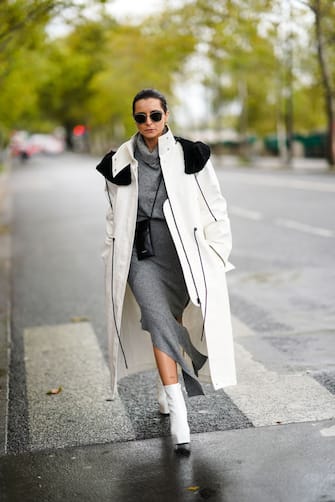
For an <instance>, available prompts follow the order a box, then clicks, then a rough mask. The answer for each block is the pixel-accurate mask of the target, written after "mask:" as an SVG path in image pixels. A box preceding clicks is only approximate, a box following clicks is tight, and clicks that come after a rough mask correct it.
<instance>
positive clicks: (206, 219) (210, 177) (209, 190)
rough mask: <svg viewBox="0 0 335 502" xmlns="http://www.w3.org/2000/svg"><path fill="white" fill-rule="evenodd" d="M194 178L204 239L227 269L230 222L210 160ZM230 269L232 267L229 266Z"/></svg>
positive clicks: (230, 243) (230, 245)
mask: <svg viewBox="0 0 335 502" xmlns="http://www.w3.org/2000/svg"><path fill="white" fill-rule="evenodd" d="M195 178H196V182H197V185H198V189H199V201H200V207H201V217H202V222H203V232H204V236H205V239H206V241H207V242H208V244H209V245H210V246H211V247H212V248H213V250H214V251H215V252H216V253H217V254H218V255H219V256H220V258H221V259H222V260H223V262H224V264H225V266H226V267H227V265H228V258H229V255H230V252H231V249H232V236H231V228H230V220H229V217H228V212H227V203H226V199H225V198H224V197H223V195H222V193H221V189H220V185H219V181H218V179H217V176H216V174H215V171H214V168H213V165H212V162H211V160H209V161H208V162H207V163H206V165H205V167H204V168H203V169H202V170H201V171H200V172H199V173H197V174H195ZM230 268H233V267H232V266H230Z"/></svg>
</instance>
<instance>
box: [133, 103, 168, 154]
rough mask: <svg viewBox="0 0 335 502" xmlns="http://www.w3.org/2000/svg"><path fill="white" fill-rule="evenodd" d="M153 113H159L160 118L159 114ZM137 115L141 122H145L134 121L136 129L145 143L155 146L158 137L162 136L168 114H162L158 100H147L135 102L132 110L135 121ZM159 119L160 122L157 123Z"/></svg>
mask: <svg viewBox="0 0 335 502" xmlns="http://www.w3.org/2000/svg"><path fill="white" fill-rule="evenodd" d="M154 112H160V114H161V118H160V116H159V113H156V114H155V113H154ZM137 114H141V115H140V119H141V118H142V117H143V119H142V120H145V121H144V122H143V123H139V122H137V121H136V126H137V129H138V130H139V132H140V133H141V134H142V136H143V137H144V139H145V141H146V142H147V143H150V144H152V145H155V144H157V143H158V138H159V136H161V135H162V134H163V131H164V128H165V124H166V122H167V119H168V116H169V112H166V113H165V112H164V110H163V108H162V105H161V102H160V100H159V99H156V98H147V99H139V100H138V101H136V103H135V110H134V117H135V119H136V115H137ZM150 115H151V116H150ZM159 118H160V120H158V121H157V119H159ZM155 119H156V120H155Z"/></svg>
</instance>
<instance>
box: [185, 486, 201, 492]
mask: <svg viewBox="0 0 335 502" xmlns="http://www.w3.org/2000/svg"><path fill="white" fill-rule="evenodd" d="M186 489H187V490H188V491H189V492H197V491H198V490H200V486H188V487H187V488H186Z"/></svg>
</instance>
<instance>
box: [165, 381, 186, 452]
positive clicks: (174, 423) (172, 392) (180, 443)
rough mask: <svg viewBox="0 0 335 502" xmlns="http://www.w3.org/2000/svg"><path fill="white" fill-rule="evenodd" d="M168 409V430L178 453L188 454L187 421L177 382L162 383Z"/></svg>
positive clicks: (181, 394) (182, 398) (182, 397)
mask: <svg viewBox="0 0 335 502" xmlns="http://www.w3.org/2000/svg"><path fill="white" fill-rule="evenodd" d="M164 389H165V392H166V397H167V402H168V406H169V410H170V431H171V436H172V438H173V441H174V443H175V445H176V446H175V451H176V453H177V454H178V455H184V456H188V455H189V454H190V445H189V443H190V428H189V425H188V422H187V410H186V405H185V401H184V396H183V393H182V390H181V386H180V384H179V383H176V384H172V385H164Z"/></svg>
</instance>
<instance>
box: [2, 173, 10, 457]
mask: <svg viewBox="0 0 335 502" xmlns="http://www.w3.org/2000/svg"><path fill="white" fill-rule="evenodd" d="M9 171H10V169H9V166H8V165H6V167H5V170H4V172H1V173H0V455H4V454H6V453H7V425H8V404H9V363H10V326H11V323H10V318H11V294H10V290H11V285H10V266H11V197H10V184H9V176H10V172H9Z"/></svg>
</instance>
